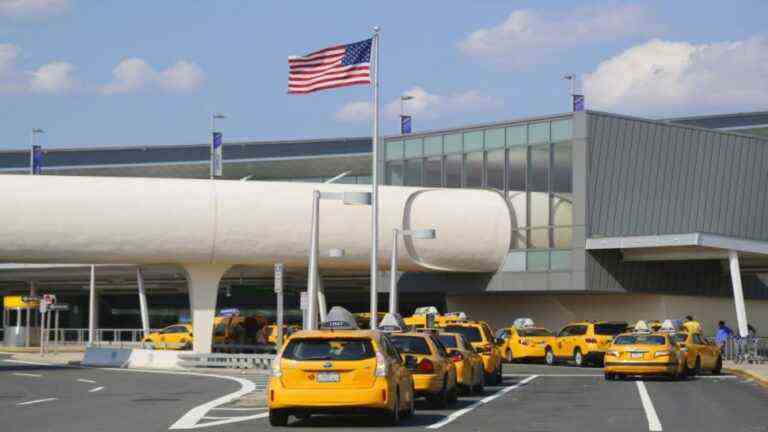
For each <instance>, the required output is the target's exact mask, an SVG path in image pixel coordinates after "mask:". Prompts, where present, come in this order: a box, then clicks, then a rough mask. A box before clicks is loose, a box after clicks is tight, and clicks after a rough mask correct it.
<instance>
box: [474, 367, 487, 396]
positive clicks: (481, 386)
mask: <svg viewBox="0 0 768 432" xmlns="http://www.w3.org/2000/svg"><path fill="white" fill-rule="evenodd" d="M475 373H476V374H477V377H478V378H477V384H475V388H474V390H475V393H477V394H483V393H484V391H485V373H483V368H482V367H480V368H479V369H478V370H477V371H476V372H475Z"/></svg>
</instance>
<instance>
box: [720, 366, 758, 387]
mask: <svg viewBox="0 0 768 432" xmlns="http://www.w3.org/2000/svg"><path fill="white" fill-rule="evenodd" d="M723 371H724V372H728V373H732V374H734V375H739V376H741V377H744V378H749V379H753V380H755V381H757V382H759V383H760V384H762V385H764V386H766V387H768V363H763V364H749V363H741V364H736V363H734V362H732V361H727V362H725V363H723Z"/></svg>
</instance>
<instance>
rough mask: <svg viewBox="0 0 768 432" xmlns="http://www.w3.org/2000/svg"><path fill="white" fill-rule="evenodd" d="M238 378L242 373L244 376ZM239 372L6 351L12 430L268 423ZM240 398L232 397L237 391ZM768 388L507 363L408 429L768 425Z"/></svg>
mask: <svg viewBox="0 0 768 432" xmlns="http://www.w3.org/2000/svg"><path fill="white" fill-rule="evenodd" d="M234 380H237V378H234ZM234 380H233V379H222V378H214V377H210V376H204V375H198V374H193V375H183V374H168V373H146V372H135V371H126V370H111V369H91V368H61V367H51V366H43V365H26V364H18V363H9V362H7V361H3V360H2V359H0V421H2V422H4V423H0V424H2V429H1V430H3V431H14V432H15V431H24V432H36V431H58V430H77V431H83V432H88V431H110V432H123V431H126V432H127V431H165V430H169V428H171V427H174V428H177V429H180V428H189V429H191V428H195V429H198V430H202V431H211V432H213V431H215V432H229V431H232V432H235V431H249V432H252V431H268V430H272V428H270V426H269V424H268V421H267V419H266V411H264V410H259V409H242V408H237V407H235V406H234V405H233V404H232V403H231V400H230V399H232V397H233V395H234V396H237V394H238V392H242V391H244V390H247V389H244V387H243V384H242V383H240V382H236V381H234ZM227 395H229V397H228V396H227ZM766 408H768V391H767V390H766V389H764V388H763V387H760V386H759V385H758V384H756V383H753V382H750V381H746V380H743V379H741V378H738V377H734V376H723V377H710V376H701V377H697V378H695V379H693V380H689V381H685V382H669V381H664V380H642V381H640V380H637V381H618V382H613V381H612V382H607V381H605V380H604V379H603V377H602V374H601V371H600V370H599V369H581V368H575V367H567V366H559V367H547V366H543V365H505V377H504V383H503V386H499V387H488V388H486V392H485V394H484V395H480V396H472V397H467V398H462V399H460V400H459V402H458V403H457V404H456V405H455V406H453V407H451V408H450V409H445V410H436V409H431V408H429V407H428V406H426V405H425V404H423V403H417V413H416V415H415V416H414V417H413V418H411V419H407V420H405V421H403V423H402V424H401V425H400V426H399V427H398V428H397V429H400V430H403V431H413V430H419V431H429V430H437V431H446V432H453V431H499V432H502V431H504V432H506V431H582V430H592V431H598V432H602V431H622V432H631V431H661V430H666V431H697V432H705V431H722V430H729V431H734V432H735V431H749V432H757V431H768V409H766ZM318 429H319V430H329V429H333V430H336V429H342V430H345V431H350V432H352V431H373V430H382V429H384V428H383V427H382V426H381V425H380V424H377V422H376V421H375V420H374V419H371V418H370V417H355V416H346V417H329V416H317V417H312V418H311V419H308V420H304V421H296V420H294V421H293V422H292V423H291V424H290V426H289V428H287V429H286V430H291V431H310V430H312V431H316V430H318Z"/></svg>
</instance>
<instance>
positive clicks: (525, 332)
mask: <svg viewBox="0 0 768 432" xmlns="http://www.w3.org/2000/svg"><path fill="white" fill-rule="evenodd" d="M517 334H519V335H520V336H552V332H550V331H549V330H547V329H537V328H534V329H520V330H518V331H517Z"/></svg>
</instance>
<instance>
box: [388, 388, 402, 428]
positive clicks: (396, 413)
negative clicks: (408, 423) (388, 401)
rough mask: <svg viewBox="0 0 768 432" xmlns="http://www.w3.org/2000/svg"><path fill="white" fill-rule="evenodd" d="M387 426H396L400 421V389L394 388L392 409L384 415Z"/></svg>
mask: <svg viewBox="0 0 768 432" xmlns="http://www.w3.org/2000/svg"><path fill="white" fill-rule="evenodd" d="M384 422H385V423H386V424H387V426H397V425H398V424H399V423H400V389H396V390H395V403H394V410H392V411H391V412H388V413H386V414H385V415H384Z"/></svg>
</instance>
